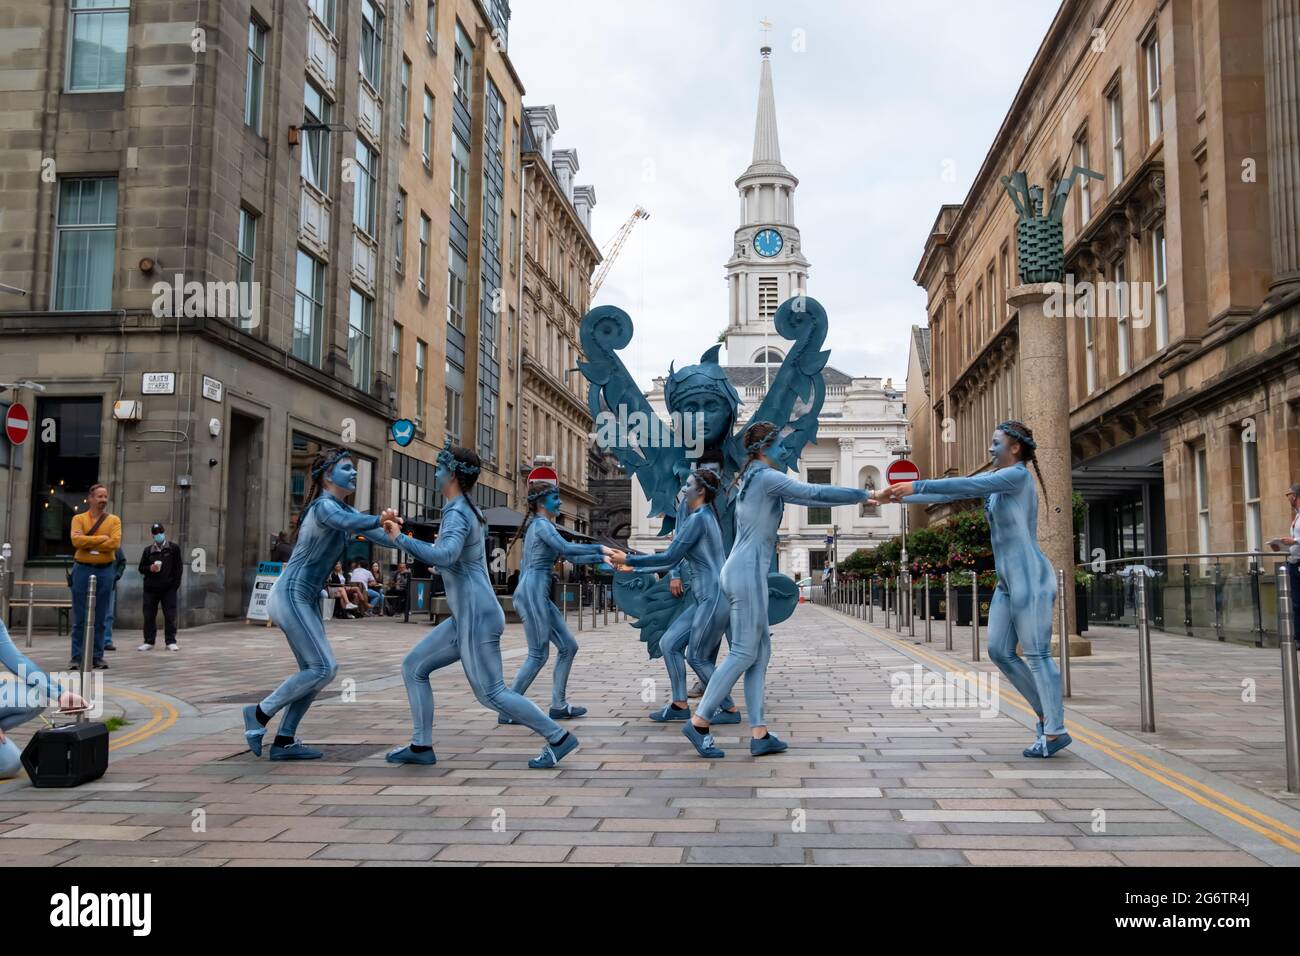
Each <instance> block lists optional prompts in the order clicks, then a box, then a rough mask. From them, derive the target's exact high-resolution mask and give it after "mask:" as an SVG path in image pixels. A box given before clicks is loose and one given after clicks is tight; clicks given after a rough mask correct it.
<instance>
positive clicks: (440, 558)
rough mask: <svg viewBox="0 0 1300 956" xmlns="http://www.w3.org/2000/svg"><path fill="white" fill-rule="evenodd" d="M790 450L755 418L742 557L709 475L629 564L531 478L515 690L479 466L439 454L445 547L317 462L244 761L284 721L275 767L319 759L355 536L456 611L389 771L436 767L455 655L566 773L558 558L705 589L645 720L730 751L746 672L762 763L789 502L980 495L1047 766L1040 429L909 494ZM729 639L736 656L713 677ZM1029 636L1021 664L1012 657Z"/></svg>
mask: <svg viewBox="0 0 1300 956" xmlns="http://www.w3.org/2000/svg"><path fill="white" fill-rule="evenodd" d="M783 439H784V435H783V434H782V431H781V430H780V429H779V428H778V427H777V426H776V425H774V424H772V423H771V422H755V423H754V424H752V425H750V426H749V427H748V428H747V429H746V430H745V433H744V444H745V452H746V460H745V462H744V464H743V466H742V468H741V469H740V471H739V473H738V474H737V476H736V479H735V482H734V494H735V499H734V512H735V521H736V535H735V544H734V546H733V547H732V549H731V552H730V554H724V552H723V545H722V535H721V531H720V527H719V521H718V515H717V511H716V506H715V504H714V502H715V500H716V498H717V496H718V495H719V494H721V493H723V489H722V480H721V477H720V475H719V472H718V471H717V470H715V469H714V468H713V467H710V466H709V465H707V464H706V465H703V466H701V467H697V468H696V469H695V470H694V471H692V472H691V474H690V476H689V478H688V479H687V482H686V484H685V486H684V487H683V489H682V496H681V503H680V505H679V507H678V513H677V519H678V520H677V526H676V530H675V533H674V537H673V542H672V544H671V546H670V547H669V548H668V549H667V550H666V551H662V552H658V553H654V554H643V555H629V554H627V553H626V552H624V551H622V550H619V549H615V548H608V547H605V546H603V545H598V544H574V543H572V542H569V541H566V540H565V539H564V538H563V537H562V536H561V535H560V533H559V532H558V530H557V529H556V528H555V525H554V518H555V517H556V516H557V515H558V514H559V511H560V495H559V492H558V490H556V488H555V487H554V486H553V485H550V484H548V483H542V482H534V483H532V484H531V485H530V486H529V494H528V515H527V517H526V518H525V521H524V524H523V525H522V526H521V528H520V531H519V532H518V533H517V534H516V536H515V537H516V539H517V538H518V537H519V536H520V535H521V534H522V535H523V537H524V553H523V558H522V561H521V567H520V575H519V583H518V585H517V586H516V589H515V592H514V604H515V608H516V610H517V611H518V613H519V615H520V618H521V619H522V621H523V623H524V632H525V636H526V638H527V643H528V658H527V659H526V660H525V662H524V664H523V665H522V666H521V667H520V670H519V673H518V675H517V676H516V678H515V681H514V684H513V686H512V687H507V686H506V684H505V681H504V679H503V677H502V664H501V634H502V632H503V631H504V629H505V615H504V613H503V612H502V610H501V605H500V602H499V601H498V600H497V597H496V593H495V591H494V590H493V587H492V582H491V579H490V577H489V576H488V569H487V559H486V546H485V532H486V521H485V519H484V518H483V515H482V513H481V512H480V511H479V509H478V508H477V507H476V506H475V505H474V504H473V502H472V501H471V499H470V492H471V491H472V489H473V487H474V484H475V482H476V481H477V480H478V473H479V468H480V462H479V458H478V455H477V454H475V453H474V452H473V451H471V450H469V449H466V448H453V447H450V446H449V447H447V448H444V449H443V450H442V451H440V452H439V454H438V463H437V469H436V471H435V477H434V481H435V484H436V486H437V488H438V490H439V491H440V492H441V493H442V496H443V498H444V501H445V505H444V507H443V512H442V521H441V525H440V527H439V531H438V536H437V540H436V541H435V542H434V543H432V544H430V543H427V542H423V541H417V540H415V539H414V538H411V537H410V536H409V535H407V534H405V533H403V532H402V519H401V516H400V515H399V514H398V513H397V512H396V511H395V510H393V509H391V508H390V509H386V510H384V511H383V512H381V513H380V514H378V515H370V514H363V513H360V512H357V511H356V510H355V509H353V508H352V507H350V506H349V505H347V504H346V502H345V500H344V499H346V498H347V497H348V496H349V495H351V494H352V493H353V492H354V491H355V490H356V477H357V472H356V466H355V465H354V464H353V462H352V459H351V457H350V455H349V453H348V452H346V451H345V450H342V449H331V450H329V451H327V452H323V453H322V454H321V455H319V456H317V459H316V461H315V462H314V463H313V465H312V469H311V476H312V487H311V490H310V492H309V494H308V501H307V504H306V506H305V507H304V509H303V511H302V513H301V514H300V516H299V519H298V530H297V541H296V545H295V547H294V550H293V553H292V555H291V556H290V558H289V561H288V563H287V564H286V566H285V568H284V570H283V572H282V573H281V575H280V576H279V578H277V580H276V583H275V585H274V586H273V588H272V590H271V595H270V599H269V609H270V613H271V618H272V620H273V621H275V622H276V623H277V624H278V625H279V626H280V628H281V629H282V630H283V631H284V633H285V637H286V638H287V639H288V641H289V646H290V648H291V650H292V651H293V654H294V657H295V658H296V659H297V661H298V665H299V668H300V670H299V671H298V673H296V674H293V675H292V676H290V677H289V678H287V679H286V680H285V681H284V683H282V684H281V685H280V687H278V688H277V689H276V690H275V691H273V692H272V693H271V694H270V695H269V696H268V697H267V698H266V699H265V700H263V701H262V702H261V703H260V704H257V705H250V706H248V707H246V708H244V732H245V738H246V739H247V741H248V746H249V749H250V750H251V751H252V752H253V753H254V754H255V755H258V756H260V755H261V752H262V743H263V737H264V735H265V733H266V726H267V723H268V722H269V721H270V719H271V717H272V716H274V715H275V714H276V713H277V712H279V711H281V710H283V711H284V715H283V717H282V718H281V721H280V726H279V728H278V733H277V735H276V737H275V738H274V741H273V743H272V745H271V748H270V750H271V753H270V756H271V759H272V760H302V759H314V758H319V757H320V756H321V752H320V751H319V750H315V749H313V748H311V747H308V746H306V745H305V744H303V743H302V742H301V741H299V740H298V739H297V738H296V736H295V735H296V731H297V727H298V723H299V721H300V720H301V719H302V717H303V715H305V714H306V712H307V709H308V708H309V707H310V706H311V703H312V701H313V700H315V698H316V696H317V694H319V693H320V691H321V690H322V689H324V687H325V686H326V685H327V684H329V682H330V681H331V680H332V679H333V678H334V675H335V673H336V672H337V669H338V665H337V663H336V662H335V659H334V655H333V652H332V650H331V648H330V646H329V642H328V641H327V640H326V637H325V629H324V624H323V622H322V620H321V613H320V604H319V594H320V586H321V582H322V581H324V580H325V578H326V575H327V574H328V571H329V568H330V567H331V566H332V565H333V563H334V561H335V560H336V558H337V556H338V554H339V553H340V552H341V551H342V549H343V546H344V543H345V541H346V540H347V538H348V537H350V536H353V535H361V536H362V537H365V538H366V539H367V540H369V541H371V542H372V543H374V544H377V545H380V546H382V547H389V548H400V549H401V550H402V551H404V552H406V553H408V554H411V555H414V556H415V557H417V558H419V559H420V560H421V561H423V562H425V563H426V564H428V565H430V566H432V567H435V568H437V569H438V571H439V573H440V574H441V575H442V578H443V582H444V584H445V586H446V593H447V602H448V605H449V606H450V609H451V617H449V618H448V619H447V620H445V621H443V622H442V623H440V624H439V625H438V626H436V627H435V628H434V629H433V630H432V631H430V632H429V633H428V635H426V636H425V638H424V639H423V640H422V641H420V642H419V643H418V644H417V645H416V646H415V647H414V648H413V649H412V650H411V652H410V653H409V654H407V656H406V658H405V660H404V661H403V662H402V678H403V682H404V683H405V685H406V692H407V698H408V700H409V702H410V707H411V718H412V725H413V730H412V735H411V742H410V744H408V745H407V746H405V747H400V748H397V749H396V750H393V751H392V752H390V753H389V754H388V756H387V758H386V759H387V760H388V761H389V762H391V763H414V764H433V763H435V762H436V757H435V755H434V752H433V747H432V734H433V730H432V725H433V693H432V690H431V689H430V686H429V676H430V674H432V673H433V671H435V670H438V669H440V668H442V667H446V666H448V665H450V664H453V663H455V662H456V661H460V663H461V666H462V667H463V668H464V671H465V676H466V678H467V679H468V681H469V685H470V687H471V688H472V689H473V691H474V696H475V697H476V698H477V699H478V701H479V702H480V703H482V704H483V705H484V706H486V707H488V708H490V709H492V710H494V711H496V712H497V714H498V722H499V723H502V724H515V723H518V724H523V725H524V726H526V727H528V728H529V729H531V730H532V731H534V732H535V733H537V734H538V735H540V736H541V737H542V738H543V739H544V741H545V743H544V745H543V747H542V750H541V753H540V754H539V755H538V756H537V757H535V758H533V759H532V760H530V761H529V762H528V765H529V766H530V767H533V768H537V769H545V768H550V767H554V766H555V765H556V764H557V763H559V761H560V760H561V759H563V758H564V757H565V756H566V755H568V754H570V753H572V752H573V751H574V750H576V749H577V747H578V740H577V737H576V736H575V735H574V734H572V733H570V732H567V731H565V730H564V729H563V728H562V727H560V725H559V724H558V723H556V721H558V720H567V719H572V718H576V717H581V716H582V715H583V714H585V713H586V709H585V708H583V707H580V706H577V705H574V704H571V703H570V702H569V701H568V699H567V696H566V693H567V685H568V677H569V673H570V671H571V669H572V666H573V660H574V656H575V654H576V652H577V647H578V645H577V642H576V641H575V640H574V639H573V635H572V634H571V633H570V632H569V629H568V627H567V626H566V625H565V623H564V618H563V615H562V614H561V613H560V610H559V608H557V607H556V606H555V604H554V602H552V601H551V599H550V588H551V567H552V566H553V565H554V563H555V561H556V560H557V559H558V558H564V559H565V560H567V561H570V562H572V563H575V564H601V565H604V566H605V567H607V568H608V567H609V565H610V564H612V565H614V566H615V567H616V568H617V569H618V570H620V571H630V570H634V569H635V570H647V571H650V570H654V571H663V570H670V569H675V568H677V567H678V566H679V565H681V564H683V563H684V564H686V565H688V566H689V567H690V569H691V572H692V580H693V581H694V582H696V583H695V585H694V586H693V587H692V589H691V593H692V600H693V601H694V603H695V609H694V611H693V612H692V611H686V612H683V613H682V614H679V615H678V617H677V618H676V620H674V622H673V624H672V625H671V626H670V627H669V629H668V631H667V632H665V634H664V636H663V638H662V640H661V647H662V649H663V652H664V663H665V666H666V668H667V670H668V676H669V683H670V685H671V693H672V700H671V702H670V703H669V704H667V705H666V706H664V707H663V708H661V709H660V710H658V711H655V712H654V713H653V714H651V715H650V718H651V719H652V720H655V721H659V722H668V721H679V722H681V724H682V734H683V735H684V736H685V737H686V738H687V740H689V741H690V743H691V745H692V746H693V747H694V748H695V750H696V751H697V752H698V753H699V755H700V756H701V757H706V758H719V757H723V756H725V753H724V751H722V750H721V749H720V748H719V747H718V746H717V744H716V742H715V740H714V738H713V736H712V734H711V733H710V732H709V731H710V728H711V727H712V725H714V724H733V723H739V722H740V720H741V715H740V712H739V710H738V709H737V708H736V706H735V704H734V702H733V701H732V700H731V697H730V693H731V690H732V688H733V687H734V686H735V684H736V682H737V681H738V680H740V678H741V677H742V676H743V677H744V696H745V706H746V710H747V713H748V715H749V724H750V728H751V739H750V753H751V754H752V755H754V756H762V755H765V754H773V753H780V752H782V751H784V750H786V748H787V745H786V743H785V742H784V741H782V740H780V739H779V738H778V737H776V736H775V735H774V734H771V733H769V732H768V729H767V725H766V720H765V717H764V696H765V695H764V691H765V684H766V677H767V665H768V661H769V659H770V658H771V634H770V631H769V628H768V584H767V575H768V571H769V569H770V567H771V565H772V558H773V554H774V551H775V547H776V538H777V529H778V528H779V527H780V524H781V517H782V513H783V511H784V506H785V505H786V504H797V505H803V506H806V507H819V506H820V507H824V506H827V505H831V506H833V505H845V504H857V503H859V502H862V501H873V502H875V503H878V504H885V503H891V502H900V503H908V504H911V503H929V502H944V501H956V500H961V499H967V498H977V497H983V498H985V499H987V503H986V510H987V512H988V517H989V526H990V529H991V537H992V543H993V554H994V558H995V562H996V565H997V570H998V586H997V590H996V591H995V593H994V597H993V601H992V604H991V606H990V610H989V625H988V633H989V656H990V657H991V658H992V659H993V661H994V662H995V663H996V664H997V666H998V668H999V669H1000V670H1001V671H1002V672H1003V673H1004V674H1005V675H1006V676H1007V678H1008V679H1009V680H1010V681H1011V683H1012V685H1013V686H1014V687H1015V688H1016V689H1017V690H1018V691H1019V692H1020V693H1021V694H1022V695H1024V697H1025V699H1026V700H1027V701H1028V702H1029V703H1030V705H1031V706H1032V707H1033V709H1034V712H1035V713H1036V714H1037V715H1038V724H1037V728H1036V730H1037V735H1036V739H1035V741H1034V743H1033V744H1032V745H1031V746H1030V747H1028V748H1026V749H1025V751H1024V755H1025V756H1026V757H1050V756H1052V754H1054V753H1056V752H1058V751H1059V750H1061V749H1062V748H1064V747H1066V746H1068V745H1069V744H1070V743H1071V742H1072V741H1071V739H1070V736H1069V734H1068V733H1066V732H1065V724H1064V706H1063V702H1062V697H1061V680H1060V672H1059V671H1058V670H1057V668H1056V664H1055V662H1054V661H1053V660H1052V657H1051V653H1050V645H1051V633H1052V606H1053V603H1054V602H1055V599H1056V587H1055V581H1054V578H1055V575H1054V574H1053V572H1052V567H1051V564H1050V563H1049V562H1048V560H1047V558H1046V557H1045V556H1044V555H1043V553H1042V551H1041V550H1039V548H1038V544H1037V522H1038V495H1037V491H1036V490H1035V488H1034V485H1033V481H1032V479H1030V477H1029V474H1028V471H1027V469H1026V467H1025V466H1026V464H1033V465H1034V469H1035V471H1037V468H1038V466H1037V462H1036V461H1035V460H1034V449H1035V447H1036V446H1035V444H1034V441H1033V435H1032V432H1030V430H1029V429H1028V428H1027V427H1025V426H1024V425H1023V424H1022V423H1020V422H1003V423H1002V424H1001V425H999V426H998V427H997V428H996V429H995V430H994V432H993V438H992V441H991V444H990V447H989V455H990V457H991V459H992V462H993V465H994V470H993V471H989V472H986V473H984V474H980V475H977V476H975V477H972V478H944V479H932V480H924V481H915V482H904V483H901V484H895V485H891V486H889V487H888V488H886V489H884V490H883V491H880V492H878V493H876V494H875V495H874V496H873V495H872V493H871V492H868V491H865V490H863V489H860V488H847V487H839V486H835V485H821V484H816V485H814V484H808V483H805V482H801V481H799V480H797V479H795V478H792V477H790V476H788V475H786V474H785V469H786V467H787V463H788V460H789V459H790V457H791V455H790V452H789V450H788V449H786V448H785V447H784V444H783ZM1039 483H1040V485H1041V483H1042V476H1041V475H1039ZM513 544H514V541H513V540H512V541H511V546H513ZM674 576H676V575H675V574H674ZM676 593H677V589H674V594H676ZM724 633H725V634H726V635H727V637H728V641H729V645H730V653H729V654H728V655H727V658H726V659H725V660H724V661H723V662H722V664H721V665H717V664H716V661H717V655H718V651H719V649H720V646H721V641H722V637H723V634H724ZM1017 642H1018V643H1019V644H1020V646H1021V648H1022V650H1023V652H1024V660H1021V658H1020V657H1018V656H1017V655H1016V644H1017ZM551 644H554V645H555V646H556V650H557V660H556V666H555V678H554V682H553V685H552V695H551V704H550V708H549V710H548V711H547V712H545V713H543V711H542V710H541V708H539V707H538V706H537V705H536V704H534V703H533V702H532V701H530V700H529V699H528V698H526V697H524V696H523V694H524V693H525V692H526V691H527V689H528V687H529V686H530V685H531V684H532V682H533V680H534V679H535V678H536V676H537V674H538V672H539V671H540V670H541V668H542V666H543V665H544V664H545V663H546V660H547V657H548V655H549V650H550V645H551ZM687 662H689V664H690V666H691V669H692V670H694V671H695V673H696V675H697V676H698V677H699V678H700V681H701V682H702V683H703V684H704V687H705V690H704V695H703V697H702V698H701V699H700V702H699V705H698V706H697V708H696V710H695V713H694V714H692V713H691V711H690V708H689V706H688V703H687V694H686V669H685V664H686V663H687Z"/></svg>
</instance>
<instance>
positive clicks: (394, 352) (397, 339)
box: [388, 322, 402, 409]
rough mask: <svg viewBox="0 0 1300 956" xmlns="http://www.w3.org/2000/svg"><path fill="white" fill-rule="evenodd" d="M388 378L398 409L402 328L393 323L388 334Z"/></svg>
mask: <svg viewBox="0 0 1300 956" xmlns="http://www.w3.org/2000/svg"><path fill="white" fill-rule="evenodd" d="M388 378H389V379H390V380H391V381H392V383H393V393H394V394H396V395H397V404H398V408H399V409H400V408H401V404H402V326H401V323H399V322H394V323H393V328H392V330H391V331H390V332H389V333H388Z"/></svg>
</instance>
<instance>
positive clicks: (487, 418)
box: [478, 389, 497, 461]
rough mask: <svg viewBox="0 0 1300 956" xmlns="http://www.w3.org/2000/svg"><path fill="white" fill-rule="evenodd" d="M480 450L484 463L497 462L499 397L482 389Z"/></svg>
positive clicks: (480, 398)
mask: <svg viewBox="0 0 1300 956" xmlns="http://www.w3.org/2000/svg"><path fill="white" fill-rule="evenodd" d="M478 431H479V439H478V442H479V443H478V450H479V454H481V455H482V456H483V460H484V461H496V460H497V395H496V392H492V391H489V390H488V389H482V390H481V391H480V392H479V406H478Z"/></svg>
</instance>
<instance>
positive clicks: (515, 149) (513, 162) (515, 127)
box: [510, 120, 519, 179]
mask: <svg viewBox="0 0 1300 956" xmlns="http://www.w3.org/2000/svg"><path fill="white" fill-rule="evenodd" d="M510 172H511V173H512V174H513V175H514V177H515V178H516V179H518V178H519V120H511V121H510Z"/></svg>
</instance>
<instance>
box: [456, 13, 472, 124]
mask: <svg viewBox="0 0 1300 956" xmlns="http://www.w3.org/2000/svg"><path fill="white" fill-rule="evenodd" d="M473 61H474V47H473V45H472V44H471V43H470V42H469V37H468V36H466V34H465V30H464V29H463V28H462V27H461V25H460V21H457V22H456V57H455V63H454V64H453V65H452V72H451V81H452V91H453V92H454V93H455V94H456V99H458V100H460V102H461V105H462V106H464V107H465V108H466V109H469V98H470V95H471V88H470V65H471V64H472V63H473Z"/></svg>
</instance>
